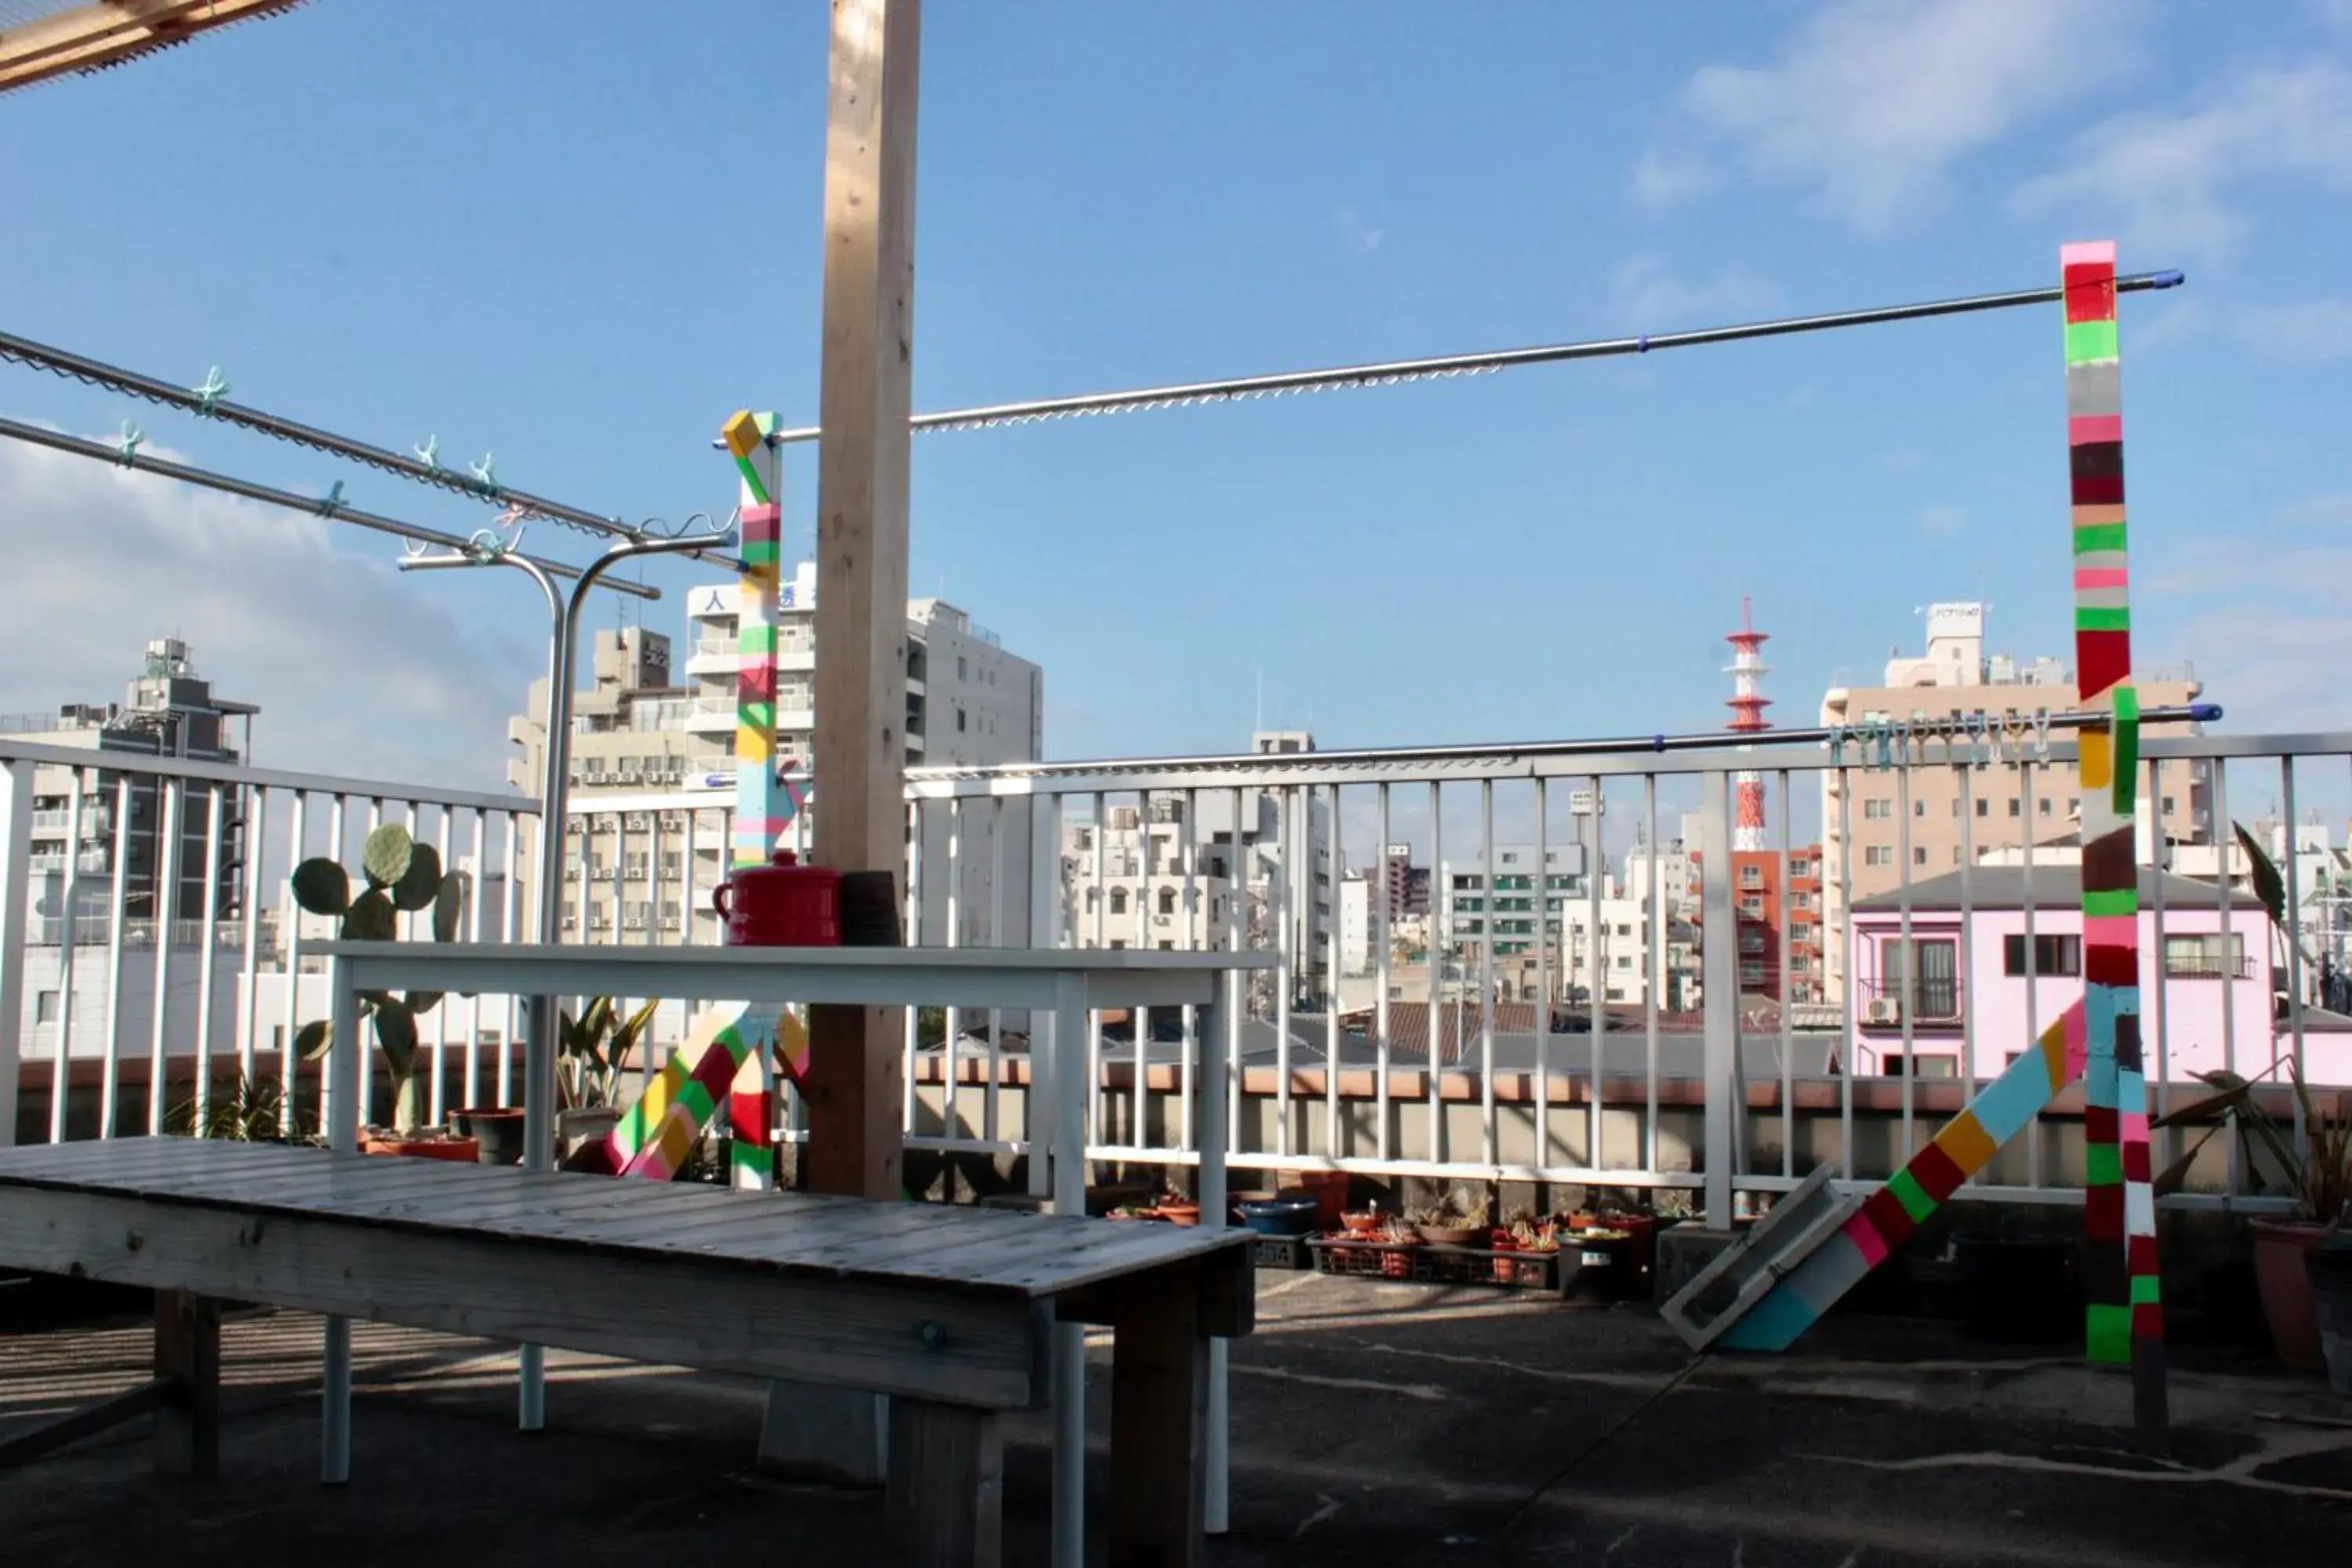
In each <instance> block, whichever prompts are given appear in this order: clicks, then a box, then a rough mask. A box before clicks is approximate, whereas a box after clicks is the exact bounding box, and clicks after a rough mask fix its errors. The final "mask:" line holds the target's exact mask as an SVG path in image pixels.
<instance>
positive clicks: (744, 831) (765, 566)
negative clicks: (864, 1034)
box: [605, 411, 808, 1187]
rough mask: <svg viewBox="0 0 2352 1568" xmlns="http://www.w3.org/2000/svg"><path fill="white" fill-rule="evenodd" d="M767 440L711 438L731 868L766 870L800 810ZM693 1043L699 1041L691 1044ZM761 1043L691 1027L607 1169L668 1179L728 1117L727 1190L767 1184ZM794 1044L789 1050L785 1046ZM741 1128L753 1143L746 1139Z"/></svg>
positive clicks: (712, 1026)
mask: <svg viewBox="0 0 2352 1568" xmlns="http://www.w3.org/2000/svg"><path fill="white" fill-rule="evenodd" d="M774 429H775V416H773V415H772V414H752V413H750V412H748V411H746V412H740V413H738V414H736V415H735V416H734V417H732V418H730V419H729V420H728V421H727V423H726V425H725V426H723V427H722V429H721V431H720V436H721V437H722V438H723V439H724V441H725V442H726V445H727V450H728V453H729V455H730V456H731V457H732V458H734V459H735V468H736V471H737V472H738V473H739V474H740V476H741V479H742V484H741V493H740V503H739V521H740V526H741V543H740V549H739V550H738V554H739V555H740V557H741V558H742V574H741V577H740V584H739V593H738V595H737V603H736V611H735V613H736V624H737V626H738V627H739V628H740V631H739V636H738V642H737V648H738V651H739V654H740V663H739V666H738V672H737V675H736V683H735V831H734V835H733V841H732V849H733V854H732V856H731V857H730V858H731V859H732V861H733V863H734V864H735V865H737V866H764V865H766V864H767V862H768V858H769V856H770V855H771V854H772V853H773V851H774V849H775V846H776V839H777V837H778V836H779V835H780V834H781V833H782V831H783V829H784V827H785V826H786V825H787V824H788V823H789V822H790V821H791V819H792V816H793V812H794V811H795V810H796V809H797V807H798V799H799V797H798V796H797V795H795V794H794V793H793V792H792V791H791V790H789V789H788V788H787V787H786V785H785V784H784V783H783V780H782V772H783V769H782V767H781V766H780V765H779V763H778V762H777V759H776V613H777V608H778V598H779V596H780V594H781V591H782V521H783V508H782V505H781V504H780V503H779V502H778V501H777V500H776V492H777V489H778V472H777V469H778V463H777V458H776V449H775V447H772V445H770V444H769V442H768V439H767V438H768V437H769V436H770V435H772V434H773V433H774ZM705 1028H708V1029H709V1034H708V1035H707V1036H704V1035H703V1031H704V1029H705ZM698 1036H703V1037H701V1038H700V1039H699V1040H698V1039H697V1037H698ZM765 1037H766V1031H765V1030H763V1029H762V1028H761V1026H760V1025H759V1024H758V1023H757V1022H755V1021H754V1019H753V1016H752V1014H751V1009H749V1008H739V1009H737V1010H736V1012H735V1013H734V1015H733V1016H729V1017H725V1018H721V1017H719V1016H718V1015H715V1014H714V1015H709V1016H707V1017H706V1019H705V1020H703V1021H701V1022H699V1023H698V1026H697V1027H696V1028H695V1029H694V1030H693V1031H690V1032H689V1034H688V1042H687V1044H686V1045H685V1046H684V1047H680V1048H679V1049H678V1050H677V1051H676V1052H674V1053H673V1054H672V1055H671V1057H670V1058H669V1060H668V1061H667V1062H666V1063H664V1064H663V1065H662V1070H661V1073H660V1074H659V1076H658V1077H656V1079H655V1080H654V1081H653V1082H652V1083H651V1084H649V1085H647V1086H646V1092H645V1093H644V1094H643V1095H641V1096H640V1097H639V1098H638V1100H637V1103H636V1104H635V1105H633V1106H631V1107H630V1108H629V1110H628V1112H627V1114H626V1115H625V1116H623V1117H622V1118H621V1121H620V1122H619V1124H618V1125H617V1126H615V1127H614V1129H613V1131H612V1132H611V1134H610V1135H609V1137H608V1138H607V1139H606V1141H605V1163H607V1164H608V1165H609V1167H610V1168H611V1169H612V1170H614V1171H617V1172H619V1173H621V1174H623V1175H627V1176H641V1177H644V1178H646V1179H647V1180H651V1181H667V1180H669V1179H670V1177H672V1176H674V1175H675V1174H677V1168H678V1166H679V1165H680V1164H681V1163H684V1161H685V1159H686V1156H687V1154H688V1152H690V1151H691V1150H692V1148H693V1147H694V1141H695V1140H696V1139H697V1138H698V1137H699V1136H701V1133H702V1129H703V1128H704V1127H706V1126H708V1125H709V1121H710V1119H711V1117H712V1116H714V1115H715V1114H717V1113H718V1111H719V1109H720V1108H721V1107H725V1108H726V1110H727V1115H728V1121H729V1126H730V1131H732V1132H733V1133H734V1137H733V1140H732V1147H733V1149H734V1154H733V1157H732V1165H733V1169H732V1171H731V1172H730V1181H731V1182H732V1183H733V1184H734V1185H736V1186H739V1187H741V1186H756V1187H764V1186H767V1185H769V1184H771V1183H772V1181H773V1179H774V1176H773V1173H774V1169H775V1163H774V1151H773V1148H772V1140H771V1138H770V1136H769V1132H768V1130H769V1129H770V1128H771V1127H772V1126H773V1124H774V1120H775V1102H774V1096H773V1090H772V1088H771V1086H770V1084H769V1082H768V1078H767V1073H766V1070H765V1068H764V1067H763V1066H762V1064H761V1062H760V1061H759V1060H757V1059H755V1058H758V1057H759V1055H760V1053H761V1047H762V1046H763V1044H764V1042H765ZM775 1037H776V1038H777V1041H778V1043H779V1045H780V1046H782V1050H781V1052H780V1058H781V1060H782V1065H783V1068H784V1070H785V1071H786V1073H788V1074H789V1075H790V1076H792V1077H793V1079H795V1080H797V1079H798V1078H799V1075H800V1072H801V1069H802V1068H803V1066H804V1065H805V1063H806V1061H807V1057H808V1047H807V1036H806V1033H805V1031H803V1030H802V1029H801V1028H800V1026H799V1020H798V1019H796V1018H794V1017H793V1016H792V1014H791V1012H790V1011H789V1010H786V1011H785V1012H784V1014H783V1016H782V1017H781V1018H780V1019H779V1020H778V1023H777V1026H776V1029H775ZM795 1038H797V1039H798V1041H799V1045H798V1047H797V1048H794V1047H793V1043H792V1042H793V1040H794V1039H795ZM747 1129H748V1130H750V1132H751V1135H750V1136H747V1135H746V1130H747Z"/></svg>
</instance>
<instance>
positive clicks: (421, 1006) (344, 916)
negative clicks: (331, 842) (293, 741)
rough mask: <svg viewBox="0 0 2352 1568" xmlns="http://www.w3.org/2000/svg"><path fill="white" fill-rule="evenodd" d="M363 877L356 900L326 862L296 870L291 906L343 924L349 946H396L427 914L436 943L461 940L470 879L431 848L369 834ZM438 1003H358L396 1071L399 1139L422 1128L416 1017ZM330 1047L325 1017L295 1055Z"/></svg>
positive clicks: (429, 997) (341, 933)
mask: <svg viewBox="0 0 2352 1568" xmlns="http://www.w3.org/2000/svg"><path fill="white" fill-rule="evenodd" d="M360 874H361V876H362V879H364V880H365V883H366V886H364V887H363V888H362V889H360V891H359V893H358V894H357V895H356V896H354V895H353V894H352V878H351V875H350V873H348V872H346V871H345V870H344V869H343V868H342V867H341V866H339V865H337V864H336V863H335V862H334V861H332V860H330V859H327V858H324V857H323V856H321V857H316V858H311V859H309V860H305V861H303V862H302V863H301V864H300V865H299V866H297V867H295V868H294V873H293V876H292V878H291V882H292V886H293V889H294V901H295V902H296V903H298V904H299V905H301V906H302V908H303V909H305V910H309V911H310V913H312V914H314V915H323V916H325V917H327V918H328V919H330V920H339V921H341V926H340V927H339V928H338V930H337V931H336V935H337V936H338V937H340V938H341V940H342V941H345V942H391V941H394V940H395V939H397V937H398V936H399V934H400V917H401V916H402V915H403V914H411V915H427V916H428V918H427V920H426V921H425V923H426V926H427V927H428V929H429V930H431V931H432V933H433V940H434V941H436V942H449V941H452V940H453V939H455V938H456V936H457V928H458V926H459V923H460V922H461V921H462V919H463V917H464V914H465V909H466V875H465V873H464V872H462V871H452V872H445V871H444V870H443V869H442V868H441V856H440V852H439V851H437V850H436V849H435V848H434V847H433V846H431V845H430V844H419V843H417V842H416V840H415V838H414V837H411V836H410V834H409V831H408V829H406V828H405V827H403V826H400V825H399V824H397V823H386V824H384V825H383V826H381V827H379V828H377V829H376V830H375V831H374V832H373V833H371V834H369V835H368V836H367V842H366V844H365V845H363V846H362V847H361V850H360ZM440 1000H441V993H440V992H438V991H411V992H409V993H407V994H405V995H402V996H395V995H394V994H392V993H390V992H388V991H373V992H370V993H368V994H365V995H363V996H362V997H361V998H360V1016H361V1017H362V1018H363V1019H366V1020H368V1021H369V1024H370V1026H371V1027H372V1028H373V1032H374V1035H375V1041H376V1044H377V1046H378V1047H381V1048H382V1049H383V1056H384V1060H385V1062H386V1063H387V1064H388V1065H389V1066H390V1067H391V1068H392V1081H393V1086H394V1093H393V1110H392V1125H393V1131H395V1132H402V1133H407V1132H414V1131H416V1130H417V1128H418V1127H419V1126H420V1125H421V1124H422V1122H423V1121H424V1116H423V1109H424V1107H423V1098H422V1097H423V1085H422V1084H421V1083H420V1081H419V1075H418V1072H417V1068H418V1067H419V1066H420V1065H421V1062H420V1060H419V1053H418V1051H417V1047H416V1016H417V1015H418V1014H420V1013H426V1012H430V1011H431V1010H432V1009H433V1008H434V1007H435V1006H436V1005H438V1004H439V1002H440ZM333 1043H334V1042H333V1038H332V1030H331V1027H330V1026H329V1025H328V1022H327V1020H325V1019H324V1018H320V1019H316V1020H314V1021H312V1022H310V1023H308V1024H305V1025H303V1026H302V1028H301V1030H300V1031H299V1033H298V1034H296V1036H295V1037H294V1045H295V1048H296V1049H298V1050H299V1051H300V1052H301V1053H302V1056H303V1058H304V1059H305V1060H307V1061H315V1060H317V1059H318V1058H320V1057H322V1056H324V1055H326V1053H327V1050H328V1048H329V1047H331V1045H332V1044H333Z"/></svg>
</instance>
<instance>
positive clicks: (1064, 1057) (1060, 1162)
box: [1031, 974, 1091, 1568]
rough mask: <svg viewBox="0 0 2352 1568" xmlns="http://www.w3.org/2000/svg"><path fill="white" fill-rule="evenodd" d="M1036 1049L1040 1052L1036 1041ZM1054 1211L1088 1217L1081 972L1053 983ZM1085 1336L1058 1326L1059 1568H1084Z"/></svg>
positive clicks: (1081, 1328) (1072, 1326) (1073, 1326)
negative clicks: (1086, 1214)
mask: <svg viewBox="0 0 2352 1568" xmlns="http://www.w3.org/2000/svg"><path fill="white" fill-rule="evenodd" d="M1031 1049H1032V1050H1034V1049H1035V1044H1034V1041H1033V1042H1032V1044H1031ZM1053 1055H1054V1099H1053V1101H1052V1103H1051V1104H1050V1105H1048V1106H1046V1107H1045V1114H1046V1115H1048V1116H1050V1117H1052V1118H1053V1128H1054V1212H1055V1214H1061V1215H1084V1214H1085V1213H1086V1212H1087V1098H1088V1090H1089V1089H1090V1087H1091V1086H1090V1085H1088V1084H1087V1073H1086V1063H1087V993H1086V982H1085V980H1084V978H1083V977H1081V976H1079V975H1076V974H1062V975H1056V976H1055V982H1054V1033H1053ZM1086 1509H1087V1331H1086V1326H1085V1325H1084V1324H1082V1323H1056V1324H1055V1325H1054V1568H1086V1561H1087V1512H1086Z"/></svg>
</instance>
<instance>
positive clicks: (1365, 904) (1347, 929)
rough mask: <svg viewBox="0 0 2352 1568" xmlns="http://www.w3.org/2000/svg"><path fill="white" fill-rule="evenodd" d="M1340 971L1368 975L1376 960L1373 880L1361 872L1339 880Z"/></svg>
mask: <svg viewBox="0 0 2352 1568" xmlns="http://www.w3.org/2000/svg"><path fill="white" fill-rule="evenodd" d="M1379 940H1380V933H1379V931H1378V929H1377V924H1376V922H1375V921H1373V919H1372V881H1371V879H1370V878H1369V877H1367V876H1365V875H1364V874H1363V873H1362V872H1361V871H1349V872H1348V873H1346V874H1345V875H1343V876H1342V877H1340V879H1339V973H1341V974H1370V973H1371V972H1372V970H1373V968H1374V967H1375V966H1376V965H1377V963H1378V962H1379V955H1378V954H1377V953H1376V952H1374V951H1373V949H1374V946H1375V944H1376V943H1377V942H1378V941H1379Z"/></svg>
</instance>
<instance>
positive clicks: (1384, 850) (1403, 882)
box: [1381, 844, 1429, 928]
mask: <svg viewBox="0 0 2352 1568" xmlns="http://www.w3.org/2000/svg"><path fill="white" fill-rule="evenodd" d="M1381 897H1382V898H1383V899H1385V900H1387V903H1388V908H1389V924H1390V925H1391V928H1393V927H1394V926H1395V924H1396V922H1397V921H1400V920H1402V919H1403V918H1404V917H1405V916H1407V915H1425V914H1427V913H1429V868H1428V867H1426V866H1416V865H1414V864H1413V863H1412V845H1410V844H1389V845H1383V846H1382V847H1381Z"/></svg>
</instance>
